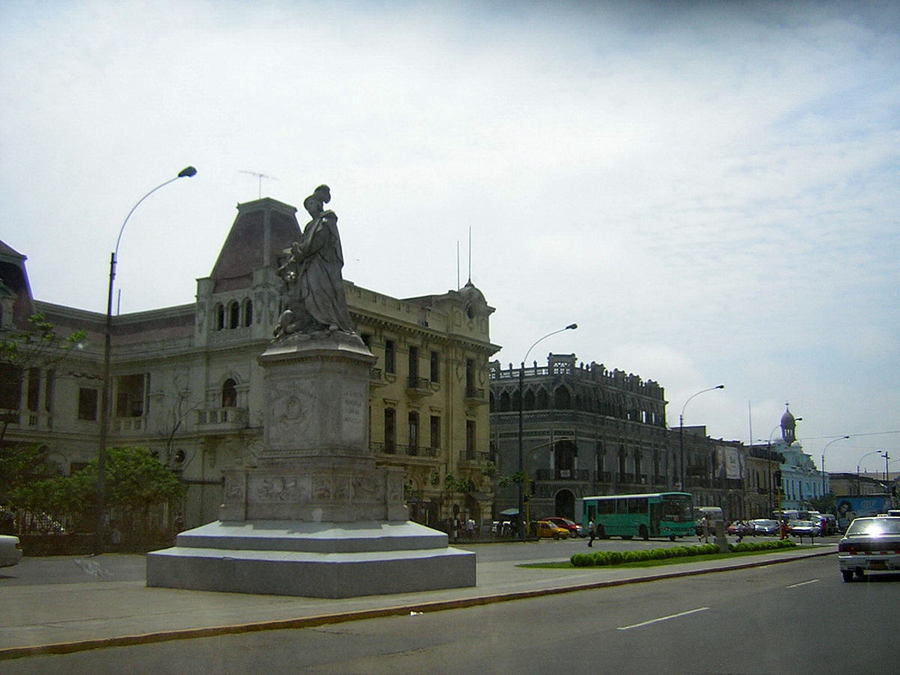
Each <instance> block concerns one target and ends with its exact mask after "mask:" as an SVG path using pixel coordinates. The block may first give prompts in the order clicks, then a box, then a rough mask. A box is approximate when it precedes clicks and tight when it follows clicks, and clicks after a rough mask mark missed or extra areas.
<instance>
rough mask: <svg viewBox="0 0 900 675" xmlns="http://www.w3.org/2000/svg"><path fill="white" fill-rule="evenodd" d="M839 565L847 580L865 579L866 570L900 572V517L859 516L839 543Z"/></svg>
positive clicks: (842, 574)
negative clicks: (854, 577) (854, 578)
mask: <svg viewBox="0 0 900 675" xmlns="http://www.w3.org/2000/svg"><path fill="white" fill-rule="evenodd" d="M838 565H839V566H840V570H841V576H842V577H843V578H844V581H853V576H854V575H856V577H857V578H859V579H862V578H863V577H864V576H865V573H866V571H867V570H868V571H872V572H898V571H900V518H898V517H895V516H877V517H874V518H857V519H856V520H854V521H853V522H852V523H850V527H848V528H847V533H846V534H845V535H844V536H843V538H842V539H841V541H840V543H839V544H838Z"/></svg>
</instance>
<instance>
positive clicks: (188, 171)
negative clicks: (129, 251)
mask: <svg viewBox="0 0 900 675" xmlns="http://www.w3.org/2000/svg"><path fill="white" fill-rule="evenodd" d="M196 174H197V169H195V168H194V167H192V166H188V167H185V168H184V169H182V170H181V171H179V172H178V175H177V176H175V177H174V178H170V179H169V180H167V181H165V182H162V183H160V184H159V185H157V186H156V187H155V188H153V189H152V190H150V192H148V193H147V194H145V195H144V196H143V197H141V198H140V199H139V200H138V201H137V203H136V204H135V205H134V206H132V207H131V211H129V212H128V215H127V216H125V220H124V221H122V227H120V228H119V236H118V237H117V238H116V248H115V250H114V251H113V252H112V253H111V254H110V256H109V291H108V293H107V296H106V324H105V326H104V335H103V388H102V390H101V393H100V441H99V448H98V450H97V526H96V527H97V533H96V541H95V542H94V553H102V552H103V535H104V532H105V530H106V522H105V516H106V438H107V435H108V433H109V429H108V427H109V396H110V386H109V384H110V382H109V380H110V375H109V370H110V367H109V361H110V351H111V346H112V303H113V281H114V280H115V278H116V257H117V255H118V253H119V243H120V242H121V241H122V233H123V232H124V231H125V225H127V224H128V219H129V218H131V214H132V213H134V211H135V209H137V207H138V206H140V205H141V203H142V202H143V201H144V200H145V199H147V197H149V196H150V195H152V194H153V193H154V192H156V191H157V190H159V189H160V188H163V187H165V186H166V185H168V184H169V183H174V182H175V181H176V180H178V179H179V178H191V177H192V176H195V175H196Z"/></svg>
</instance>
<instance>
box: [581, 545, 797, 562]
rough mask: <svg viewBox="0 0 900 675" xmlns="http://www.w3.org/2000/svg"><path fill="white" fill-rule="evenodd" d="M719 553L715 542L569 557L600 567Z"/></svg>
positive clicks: (731, 548)
mask: <svg viewBox="0 0 900 675" xmlns="http://www.w3.org/2000/svg"><path fill="white" fill-rule="evenodd" d="M792 546H796V544H795V543H794V542H792V541H788V540H786V539H785V540H783V541H782V540H777V541H767V542H762V543H746V544H729V546H728V550H729V551H731V552H733V553H743V552H747V551H770V550H776V549H780V548H790V547H792ZM711 553H719V547H718V545H717V544H700V545H697V546H672V547H669V548H655V549H652V550H650V551H597V552H596V553H575V554H573V555H572V557H571V558H570V562H571V563H572V566H573V567H600V566H609V565H623V564H625V563H632V562H640V561H644V560H664V559H666V558H686V557H691V556H697V555H709V554H711Z"/></svg>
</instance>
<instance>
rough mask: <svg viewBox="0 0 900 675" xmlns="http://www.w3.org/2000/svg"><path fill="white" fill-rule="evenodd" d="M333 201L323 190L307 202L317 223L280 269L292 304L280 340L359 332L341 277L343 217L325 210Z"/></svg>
mask: <svg viewBox="0 0 900 675" xmlns="http://www.w3.org/2000/svg"><path fill="white" fill-rule="evenodd" d="M330 201H331V190H330V189H329V188H328V186H327V185H320V186H319V187H317V188H316V189H315V190H314V191H313V193H312V194H311V195H310V196H309V197H307V198H306V199H304V200H303V206H304V208H305V209H306V210H307V211H308V212H309V215H310V216H311V217H312V220H310V221H309V222H308V223H307V224H306V226H305V227H304V228H303V234H302V235H301V236H300V241H295V242H294V243H293V244H291V248H290V255H289V257H288V260H287V262H285V263H284V265H282V266H281V267H280V268H279V269H278V275H279V276H280V277H281V278H282V279H283V280H284V282H285V286H286V291H287V297H288V301H287V309H285V311H284V312H283V313H282V314H281V317H280V318H279V320H278V326H277V327H276V328H275V338H276V339H282V338H284V337H286V336H287V335H290V334H294V333H301V334H313V333H319V332H323V331H327V332H329V333H332V332H334V331H343V332H345V333H353V332H354V326H353V320H352V319H351V318H350V312H349V311H348V309H347V298H346V296H345V295H344V282H343V279H342V277H341V269H342V268H343V266H344V256H343V253H342V251H341V239H340V235H339V234H338V229H337V215H336V214H335V213H334V211H326V210H325V204H327V203H328V202H330Z"/></svg>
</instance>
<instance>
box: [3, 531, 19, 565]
mask: <svg viewBox="0 0 900 675" xmlns="http://www.w3.org/2000/svg"><path fill="white" fill-rule="evenodd" d="M21 559H22V548H21V547H20V545H19V538H18V537H13V536H11V535H8V534H0V567H11V566H12V565H17V564H18V562H19V561H20V560H21Z"/></svg>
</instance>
